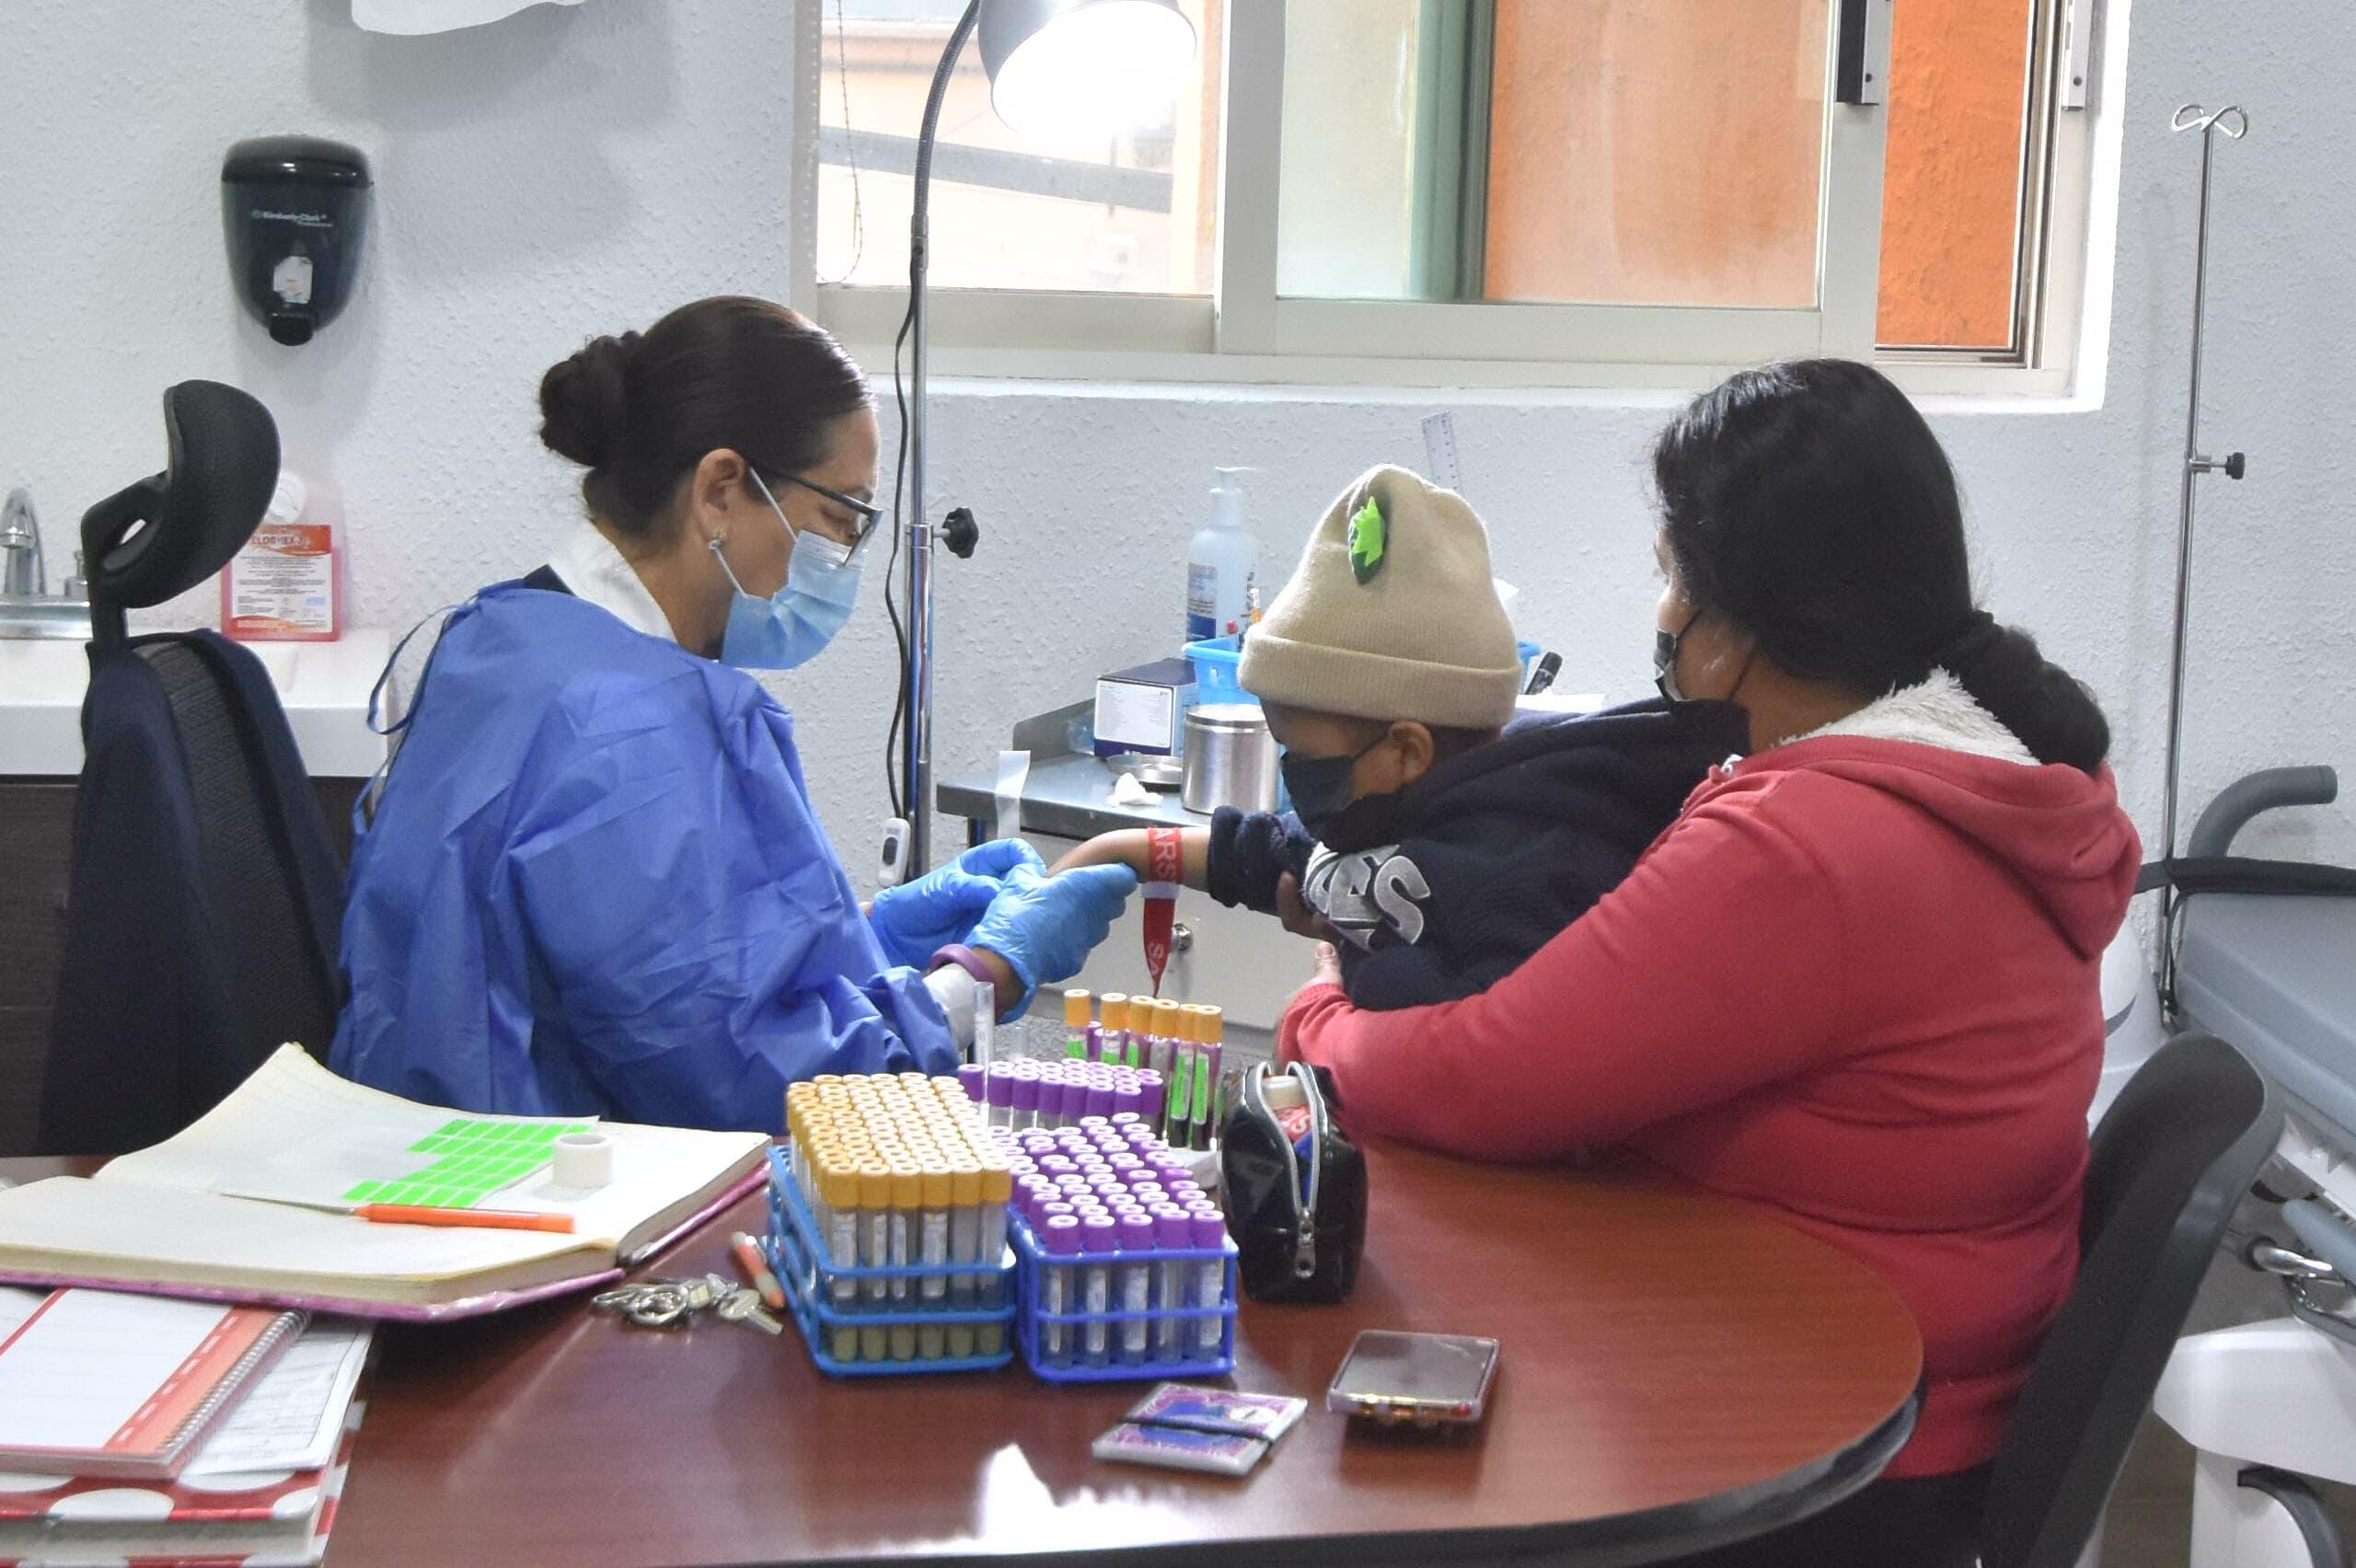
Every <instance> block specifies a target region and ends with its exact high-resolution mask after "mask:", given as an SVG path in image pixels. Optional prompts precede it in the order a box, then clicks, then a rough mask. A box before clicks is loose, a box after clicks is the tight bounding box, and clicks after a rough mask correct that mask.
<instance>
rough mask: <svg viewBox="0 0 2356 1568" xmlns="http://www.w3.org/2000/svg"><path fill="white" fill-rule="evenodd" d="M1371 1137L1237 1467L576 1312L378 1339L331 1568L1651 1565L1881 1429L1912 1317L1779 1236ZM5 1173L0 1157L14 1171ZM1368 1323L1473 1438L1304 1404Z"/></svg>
mask: <svg viewBox="0 0 2356 1568" xmlns="http://www.w3.org/2000/svg"><path fill="white" fill-rule="evenodd" d="M1368 1158H1369V1167H1370V1170H1369V1174H1370V1178H1371V1182H1372V1191H1373V1194H1374V1208H1373V1214H1372V1217H1371V1222H1370V1234H1371V1236H1372V1245H1371V1248H1370V1251H1369V1260H1368V1264H1367V1268H1366V1272H1365V1274H1364V1276H1363V1277H1362V1279H1361V1281H1360V1284H1359V1286H1358V1289H1357V1295H1356V1296H1355V1297H1353V1298H1352V1299H1351V1300H1350V1301H1349V1302H1348V1303H1347V1304H1345V1305H1344V1306H1341V1307H1294V1308H1271V1307H1259V1306H1255V1305H1253V1304H1251V1303H1249V1302H1247V1303H1245V1305H1244V1308H1243V1310H1242V1317H1241V1320H1240V1327H1239V1331H1238V1338H1239V1342H1240V1347H1241V1348H1240V1353H1239V1356H1238V1360H1239V1363H1240V1364H1239V1366H1237V1369H1236V1375H1235V1382H1236V1385H1237V1386H1238V1387H1241V1388H1247V1389H1265V1390H1269V1391H1281V1392H1289V1393H1294V1394H1299V1395H1301V1396H1303V1397H1305V1398H1307V1399H1308V1400H1309V1401H1310V1412H1309V1413H1308V1414H1307V1415H1306V1416H1304V1417H1303V1418H1302V1420H1301V1422H1300V1424H1299V1425H1298V1426H1296V1427H1295V1428H1294V1429H1293V1431H1292V1432H1291V1433H1290V1434H1289V1435H1287V1436H1286V1437H1285V1438H1284V1440H1283V1441H1282V1442H1280V1443H1279V1444H1278V1445H1277V1446H1276V1451H1275V1453H1274V1454H1272V1455H1271V1456H1270V1457H1269V1458H1268V1459H1267V1460H1266V1461H1265V1463H1263V1464H1262V1465H1261V1467H1260V1468H1259V1470H1256V1471H1255V1472H1253V1474H1252V1475H1251V1476H1249V1477H1247V1478H1244V1479H1242V1480H1240V1481H1235V1480H1226V1479H1220V1478H1214V1477H1207V1476H1195V1475H1190V1474H1185V1473H1183V1472H1179V1471H1174V1470H1137V1469H1131V1468H1126V1467H1119V1466H1112V1465H1104V1464H1100V1463H1098V1462H1097V1461H1096V1460H1094V1459H1093V1458H1091V1457H1090V1455H1089V1452H1088V1446H1089V1443H1090V1442H1091V1440H1092V1439H1093V1438H1094V1437H1095V1436H1096V1435H1097V1434H1098V1433H1100V1432H1102V1431H1103V1430H1104V1429H1105V1428H1106V1427H1107V1426H1110V1425H1111V1424H1113V1423H1114V1421H1115V1420H1116V1419H1118V1417H1119V1415H1120V1413H1121V1412H1122V1411H1123V1410H1124V1409H1126V1407H1127V1406H1128V1405H1129V1404H1130V1403H1131V1402H1132V1401H1134V1400H1135V1399H1136V1398H1137V1396H1138V1393H1139V1392H1140V1391H1141V1389H1140V1388H1139V1386H1138V1385H1134V1384H1114V1385H1097V1386H1094V1387H1051V1386H1048V1385H1045V1384H1043V1383H1040V1382H1039V1381H1037V1380H1036V1379H1034V1378H1032V1377H1031V1376H1030V1374H1029V1373H1027V1372H1025V1371H1023V1370H1022V1368H1021V1367H1020V1366H1019V1365H1018V1366H1015V1367H1012V1368H1009V1369H1008V1370H1006V1371H1004V1372H1000V1373H997V1374H992V1375H988V1376H982V1377H964V1378H905V1379H896V1378H877V1379H864V1380H859V1381H838V1380H836V1379H832V1378H826V1377H823V1376H821V1375H819V1374H818V1372H817V1371H816V1370H815V1369H814V1367H813V1366H811V1364H810V1362H809V1359H808V1357H807V1356H806V1355H804V1353H803V1347H802V1343H801V1341H800V1339H799V1338H798V1337H796V1335H795V1333H794V1331H793V1330H792V1329H791V1328H790V1327H789V1328H788V1330H787V1331H786V1333H785V1335H784V1337H783V1338H782V1339H779V1340H770V1339H768V1338H767V1337H765V1336H763V1335H761V1334H760V1333H758V1332H756V1331H755V1330H753V1329H750V1328H745V1327H740V1326H735V1325H730V1324H723V1323H719V1322H707V1323H702V1324H699V1325H698V1326H696V1327H694V1328H692V1329H688V1330H685V1331H675V1332H654V1331H648V1330H638V1329H626V1328H623V1327H622V1326H620V1325H619V1324H618V1323H616V1322H614V1321H613V1320H611V1319H609V1318H606V1317H605V1316H604V1315H602V1314H600V1315H594V1316H593V1315H592V1314H591V1313H590V1312H589V1311H588V1310H587V1309H585V1306H584V1305H583V1303H582V1302H581V1301H580V1300H578V1299H575V1300H572V1301H570V1302H557V1303H548V1304H543V1305H541V1306H539V1307H536V1308H529V1309H523V1310H519V1311H516V1312H512V1313H508V1314H505V1315H503V1316H502V1317H499V1318H493V1319H486V1320H477V1321H474V1322H469V1323H462V1324H455V1325H450V1326H446V1327H443V1328H400V1329H394V1330H391V1331H389V1332H387V1333H386V1334H385V1335H384V1346H383V1351H382V1355H381V1359H380V1361H379V1363H378V1366H377V1368H376V1370H375V1372H374V1373H373V1374H372V1376H371V1378H370V1380H369V1382H368V1384H367V1385H366V1386H365V1389H364V1393H365V1397H366V1398H367V1400H368V1415H367V1420H366V1422H365V1424H364V1425H363V1427H362V1428H361V1435H360V1444H359V1448H358V1451H357V1454H356V1456H355V1459H354V1463H353V1466H352V1479H351V1483H350V1487H349V1489H348V1491H347V1492H346V1493H345V1497H344V1504H343V1510H342V1514H341V1517H340V1518H339V1519H338V1520H337V1523H336V1528H335V1534H334V1537H333V1539H332V1541H331V1543H330V1549H329V1558H328V1565H329V1568H377V1565H382V1564H411V1563H415V1564H433V1565H436V1568H440V1565H444V1564H449V1563H456V1562H501V1563H505V1564H514V1565H530V1564H537V1563H562V1564H567V1565H583V1568H585V1565H593V1564H606V1563H614V1564H643V1563H655V1562H662V1563H686V1562H697V1563H741V1562H843V1561H857V1560H862V1559H905V1558H924V1559H928V1560H932V1561H949V1562H967V1561H971V1562H981V1561H985V1560H994V1559H1000V1558H1004V1557H1007V1556H1012V1555H1022V1554H1035V1555H1037V1556H1039V1557H1041V1558H1043V1559H1045V1560H1050V1561H1052V1560H1055V1559H1058V1558H1065V1557H1075V1558H1076V1557H1079V1556H1080V1555H1081V1554H1085V1553H1089V1552H1094V1551H1106V1550H1115V1551H1122V1552H1123V1553H1125V1554H1134V1555H1138V1556H1141V1557H1143V1558H1145V1559H1146V1560H1149V1561H1150V1562H1153V1563H1156V1564H1163V1563H1167V1564H1181V1563H1195V1562H1200V1563H1204V1564H1212V1563H1216V1564H1219V1565H1221V1568H1239V1565H1242V1564H1246V1563H1256V1562H1268V1563H1282V1564H1286V1565H1287V1568H1293V1565H1296V1564H1299V1563H1304V1562H1316V1563H1347V1564H1357V1563H1369V1562H1401V1561H1413V1562H1418V1563H1427V1562H1478V1561H1483V1560H1486V1559H1496V1558H1503V1557H1505V1556H1507V1555H1519V1556H1521V1557H1522V1559H1523V1561H1525V1562H1526V1561H1528V1560H1529V1558H1528V1555H1527V1554H1530V1553H1533V1552H1536V1553H1544V1554H1547V1555H1546V1559H1545V1560H1546V1561H1550V1562H1571V1563H1578V1564H1612V1563H1626V1562H1653V1561H1657V1560H1659V1559H1660V1558H1663V1557H1667V1556H1671V1555H1675V1554H1677V1553H1679V1552H1681V1551H1692V1550H1694V1549H1696V1548H1699V1547H1702V1546H1705V1545H1710V1544H1715V1543H1716V1542H1719V1541H1723V1540H1727V1539H1737V1538H1738V1537H1741V1536H1745V1535H1750V1534H1754V1533H1757V1532H1758V1531H1760V1530H1761V1529H1764V1528H1771V1527H1773V1526H1774V1525H1777V1524H1781V1523H1784V1522H1787V1521H1788V1520H1790V1519H1793V1518H1796V1517H1798V1516H1803V1515H1805V1514H1807V1513H1810V1512H1813V1511H1815V1510H1816V1509H1818V1508H1820V1507H1823V1506H1825V1505H1828V1504H1830V1503H1831V1502H1832V1501H1834V1500H1836V1499H1838V1498H1840V1497H1842V1496H1844V1495H1846V1494H1847V1493H1849V1492H1851V1491H1853V1490H1854V1489H1855V1488H1856V1487H1858V1486H1861V1485H1863V1484H1864V1483H1865V1482H1866V1481H1867V1480H1869V1479H1871V1478H1872V1476H1874V1475H1875V1474H1876V1473H1877V1472H1878V1471H1879V1470H1880V1469H1881V1467H1882V1465H1883V1464H1884V1463H1886V1462H1887V1461H1888V1458H1889V1457H1890V1455H1891V1454H1893V1453H1894V1452H1895V1451H1896V1450H1897V1448H1898V1447H1900V1445H1901V1444H1902V1443H1903V1441H1904V1439H1905V1436H1906V1435H1907V1433H1908V1432H1909V1431H1910V1430H1911V1425H1912V1420H1913V1413H1914V1408H1915V1396H1916V1388H1917V1384H1918V1382H1919V1380H1920V1376H1921V1364H1922V1347H1921V1342H1920V1339H1919V1338H1918V1336H1917V1334H1916V1332H1915V1328H1914V1324H1913V1321H1912V1320H1911V1317H1910V1316H1909V1315H1908V1313H1907V1311H1906V1309H1905V1308H1904V1307H1903V1305H1902V1304H1900V1301H1899V1299H1898V1298H1897V1297H1896V1296H1895V1295H1894V1294H1893V1293H1892V1292H1891V1291H1890V1290H1889V1288H1888V1286H1885V1285H1883V1284H1882V1283H1881V1282H1880V1280H1879V1279H1878V1278H1877V1277H1876V1276H1875V1275H1873V1274H1869V1273H1868V1272H1867V1271H1866V1270H1865V1269H1864V1268H1863V1267H1862V1266H1860V1265H1858V1264H1856V1263H1854V1262H1851V1261H1849V1259H1848V1258H1847V1257H1845V1256H1844V1255H1842V1254H1841V1253H1839V1252H1837V1251H1833V1250H1831V1248H1828V1247H1826V1246H1824V1245H1822V1244H1820V1243H1819V1242H1817V1241H1815V1240H1813V1239H1810V1238H1807V1237H1806V1236H1803V1235H1801V1234H1800V1233H1799V1232H1797V1231H1796V1230H1793V1229H1790V1228H1787V1227H1785V1226H1784V1225H1781V1224H1779V1223H1777V1222H1775V1221H1773V1220H1771V1219H1768V1218H1766V1217H1764V1216H1761V1215H1759V1214H1756V1213H1754V1212H1752V1211H1750V1210H1749V1209H1746V1208H1743V1207H1740V1206H1738V1205H1733V1204H1728V1203H1724V1202H1720V1201H1717V1200H1715V1199H1708V1198H1701V1197H1696V1196H1692V1195H1688V1194H1680V1193H1672V1192H1668V1191H1665V1190H1662V1189H1659V1188H1657V1187H1646V1186H1641V1185H1635V1184H1631V1183H1626V1182H1611V1181H1605V1180H1601V1179H1597V1178H1591V1177H1583V1176H1576V1175H1571V1174H1566V1173H1563V1172H1548V1171H1531V1170H1494V1169H1488V1168H1483V1167H1475V1166H1468V1165H1463V1164H1459V1163H1456V1162H1453V1161H1449V1160H1445V1159H1438V1158H1435V1157H1432V1156H1427V1155H1423V1154H1418V1153H1415V1152H1413V1151H1405V1150H1395V1149H1388V1148H1374V1149H1370V1150H1369V1157H1368ZM15 1163H17V1165H19V1166H21V1167H24V1168H25V1169H22V1170H12V1169H8V1168H7V1166H6V1165H0V1174H10V1175H17V1176H18V1177H19V1179H23V1178H24V1177H27V1176H29V1175H31V1174H34V1173H35V1172H34V1171H33V1170H31V1169H30V1167H31V1166H32V1164H33V1162H30V1161H24V1162H15ZM759 1215H760V1209H759V1206H758V1200H757V1199H755V1200H748V1201H747V1202H746V1203H745V1205H742V1206H741V1207H740V1208H739V1209H738V1210H737V1211H736V1212H735V1214H734V1215H733V1216H729V1218H728V1219H726V1220H724V1221H722V1224H721V1225H719V1226H717V1227H714V1228H710V1229H708V1230H706V1231H705V1232H704V1233H703V1234H702V1235H700V1236H699V1237H696V1238H694V1239H690V1240H689V1241H687V1242H686V1243H684V1244H682V1245H681V1246H680V1247H679V1248H677V1249H676V1250H675V1251H674V1252H673V1253H672V1254H671V1255H670V1256H668V1257H665V1258H664V1259H661V1260H658V1261H657V1264H656V1272H662V1273H676V1272H695V1273H700V1272H702V1271H704V1270H705V1269H707V1268H720V1269H726V1268H728V1267H729V1266H730V1265H729V1263H728V1262H727V1261H726V1259H725V1256H724V1241H725V1232H726V1231H727V1230H728V1229H730V1228H743V1229H754V1228H757V1226H758V1224H759ZM1374 1327H1392V1328H1419V1329H1431V1330H1440V1331H1449V1332H1463V1333H1479V1334H1490V1335H1494V1336H1496V1338H1497V1339H1499V1340H1501V1341H1503V1342H1504V1359H1503V1361H1502V1363H1501V1366H1500V1370H1499V1372H1498V1375H1497V1383H1496V1389H1495V1391H1494V1394H1493V1398H1492V1403H1491V1413H1490V1417H1489V1420H1488V1423H1487V1424H1486V1426H1485V1427H1484V1428H1483V1429H1481V1430H1479V1431H1477V1432H1475V1433H1473V1434H1472V1435H1470V1436H1469V1437H1467V1438H1464V1439H1461V1440H1456V1441H1449V1440H1438V1441H1435V1440H1432V1439H1430V1438H1426V1437H1411V1436H1403V1435H1383V1434H1373V1435H1369V1434H1364V1433H1360V1432H1357V1431H1354V1430H1348V1429H1347V1427H1346V1424H1345V1422H1344V1421H1343V1420H1342V1418H1340V1417H1338V1416H1335V1415H1332V1414H1329V1413H1328V1412H1326V1411H1325V1410H1324V1409H1323V1404H1322V1400H1323V1394H1324V1389H1325V1385H1326V1382H1327V1381H1328V1379H1330V1378H1331V1377H1332V1376H1333V1372H1334V1367H1335V1366H1337V1365H1339V1363H1340V1361H1341V1358H1342V1355H1343V1352H1344V1351H1345V1349H1346V1348H1347V1347H1348V1344H1349V1343H1350V1339H1351V1337H1352V1336H1353V1335H1354V1334H1356V1333H1357V1331H1358V1330H1359V1329H1361V1328H1374ZM1125 1560H1126V1557H1125ZM1099 1561H1101V1559H1100V1560H1099Z"/></svg>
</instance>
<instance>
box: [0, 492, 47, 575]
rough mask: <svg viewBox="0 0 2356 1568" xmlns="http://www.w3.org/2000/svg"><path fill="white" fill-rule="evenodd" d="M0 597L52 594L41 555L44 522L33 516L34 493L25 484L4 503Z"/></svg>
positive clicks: (0, 509) (0, 518)
mask: <svg viewBox="0 0 2356 1568" xmlns="http://www.w3.org/2000/svg"><path fill="white" fill-rule="evenodd" d="M0 555H5V556H6V557H7V564H6V567H5V569H0V594H5V595H6V596H7V597H9V598H11V599H38V598H41V597H43V596H45V595H46V594H48V593H49V572H48V571H47V569H46V568H45V567H44V566H43V565H42V562H41V554H40V520H39V519H38V518H36V517H35V516H34V515H33V498H32V492H31V491H30V490H26V489H25V488H24V487H23V486H22V485H19V486H17V488H16V489H15V490H10V491H9V492H8V500H7V502H6V504H0Z"/></svg>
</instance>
